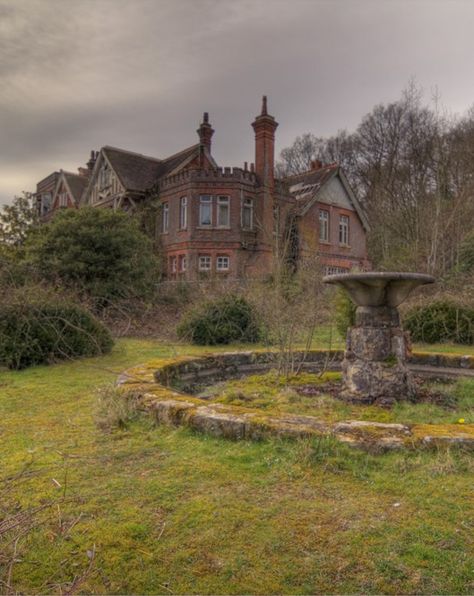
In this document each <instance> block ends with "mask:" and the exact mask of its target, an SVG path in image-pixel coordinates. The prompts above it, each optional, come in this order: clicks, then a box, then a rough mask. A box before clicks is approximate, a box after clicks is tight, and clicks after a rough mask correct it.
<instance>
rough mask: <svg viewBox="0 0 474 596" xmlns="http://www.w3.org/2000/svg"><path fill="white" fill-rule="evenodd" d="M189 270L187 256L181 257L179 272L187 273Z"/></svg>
mask: <svg viewBox="0 0 474 596" xmlns="http://www.w3.org/2000/svg"><path fill="white" fill-rule="evenodd" d="M187 268H188V258H187V256H186V255H181V256H180V258H179V270H180V271H186V269H187Z"/></svg>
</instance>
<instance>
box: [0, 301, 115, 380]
mask: <svg viewBox="0 0 474 596" xmlns="http://www.w3.org/2000/svg"><path fill="white" fill-rule="evenodd" d="M112 346H113V340H112V337H111V335H110V333H109V331H108V330H107V328H106V327H104V325H102V323H100V322H99V321H98V320H97V319H96V318H95V317H93V316H92V315H91V314H90V313H89V312H88V311H87V310H85V309H84V308H82V307H80V306H77V305H76V304H73V303H68V302H65V301H64V300H57V301H56V302H55V301H54V300H49V301H45V300H44V297H43V299H41V297H40V298H38V299H32V298H29V297H26V298H25V299H23V300H19V299H18V298H16V299H10V300H8V299H7V301H6V302H4V304H2V309H1V311H0V364H1V365H3V366H7V367H8V368H12V369H22V368H26V367H28V366H32V365H35V364H48V363H51V362H55V361H57V360H63V359H69V358H78V357H80V356H95V355H98V354H103V353H106V352H109V351H110V350H111V348H112Z"/></svg>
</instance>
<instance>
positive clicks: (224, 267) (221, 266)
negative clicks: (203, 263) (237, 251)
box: [216, 255, 230, 271]
mask: <svg viewBox="0 0 474 596" xmlns="http://www.w3.org/2000/svg"><path fill="white" fill-rule="evenodd" d="M229 269H230V257H229V255H218V257H217V259H216V271H229Z"/></svg>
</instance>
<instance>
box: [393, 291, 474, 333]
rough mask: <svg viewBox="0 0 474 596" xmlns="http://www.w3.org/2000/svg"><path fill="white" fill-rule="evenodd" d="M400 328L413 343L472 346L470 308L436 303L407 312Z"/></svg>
mask: <svg viewBox="0 0 474 596" xmlns="http://www.w3.org/2000/svg"><path fill="white" fill-rule="evenodd" d="M404 325H405V329H407V330H408V331H410V333H411V337H412V340H413V341H422V342H426V343H438V342H446V341H452V342H455V343H459V344H472V343H474V308H468V307H466V306H462V305H459V304H456V303H455V302H452V301H449V300H438V301H435V302H432V303H431V304H428V305H425V306H418V307H415V308H413V309H411V310H410V311H409V312H408V314H407V315H406V317H405V322H404Z"/></svg>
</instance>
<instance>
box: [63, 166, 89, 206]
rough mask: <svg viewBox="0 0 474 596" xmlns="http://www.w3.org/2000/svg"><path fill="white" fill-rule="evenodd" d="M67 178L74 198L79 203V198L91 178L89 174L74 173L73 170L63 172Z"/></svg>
mask: <svg viewBox="0 0 474 596" xmlns="http://www.w3.org/2000/svg"><path fill="white" fill-rule="evenodd" d="M63 173H64V177H65V179H66V182H67V185H68V186H69V190H70V191H71V194H72V198H73V199H74V201H75V202H76V204H79V200H80V198H81V196H82V193H83V192H84V190H85V189H86V188H87V185H88V184H89V178H87V176H81V175H80V174H72V173H71V172H63Z"/></svg>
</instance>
